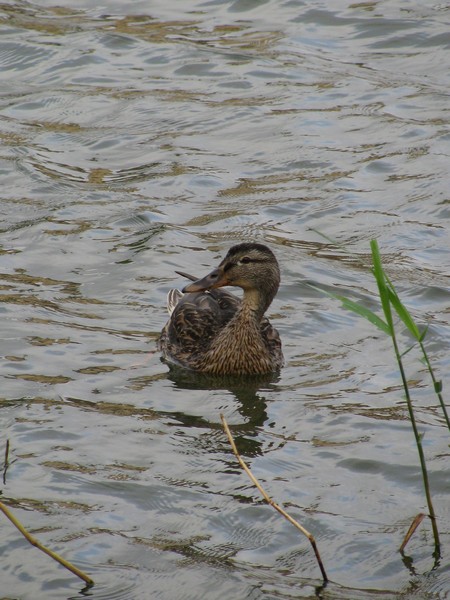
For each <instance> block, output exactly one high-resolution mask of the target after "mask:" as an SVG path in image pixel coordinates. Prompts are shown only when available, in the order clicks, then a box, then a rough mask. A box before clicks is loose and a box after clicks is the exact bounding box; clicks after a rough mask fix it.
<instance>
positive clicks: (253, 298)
mask: <svg viewBox="0 0 450 600" xmlns="http://www.w3.org/2000/svg"><path fill="white" fill-rule="evenodd" d="M271 302H272V297H265V296H264V295H263V294H261V292H260V291H259V290H257V289H255V288H251V289H246V290H244V297H243V298H242V307H241V311H240V312H241V313H242V317H243V318H245V319H247V320H248V319H252V320H253V319H254V320H255V321H256V322H258V323H259V322H260V321H261V319H262V318H263V316H264V313H265V312H266V310H267V309H268V308H269V306H270V303H271Z"/></svg>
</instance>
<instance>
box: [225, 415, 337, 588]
mask: <svg viewBox="0 0 450 600" xmlns="http://www.w3.org/2000/svg"><path fill="white" fill-rule="evenodd" d="M220 418H221V419H222V424H223V428H224V430H225V433H226V434H227V437H228V441H229V442H230V445H231V448H232V450H233V453H234V455H235V457H236V458H237V460H238V462H239V464H240V465H241V467H242V468H243V469H244V471H245V472H246V473H247V475H248V476H249V477H250V479H251V481H252V482H253V484H254V485H255V486H256V487H257V488H258V490H259V491H260V493H261V495H262V497H263V498H264V500H265V501H266V502H267V504H270V506H272V507H273V508H274V509H275V510H276V511H278V512H279V513H280V514H281V515H283V517H284V518H285V519H287V520H288V521H289V523H292V525H294V527H296V528H297V529H298V530H299V531H301V532H302V533H303V535H304V536H306V537H307V538H308V540H309V542H310V544H311V546H312V548H313V550H314V554H315V556H316V559H317V563H318V565H319V568H320V571H321V573H322V577H323V580H324V581H328V577H327V574H326V572H325V567H324V566H323V563H322V559H321V558H320V554H319V549H318V548H317V544H316V540H315V539H314V536H313V535H312V534H311V533H310V532H309V531H308V530H307V529H305V528H304V527H303V525H300V523H299V522H298V521H296V520H295V519H294V518H293V517H291V516H290V515H289V514H288V513H287V512H286V511H285V510H284V509H282V508H281V506H279V505H278V504H277V503H276V502H275V501H274V500H272V498H271V497H270V496H269V495H268V494H267V492H266V491H265V490H264V488H263V487H262V486H261V484H260V483H259V481H258V480H257V479H256V477H255V476H254V475H253V473H252V472H251V471H250V469H249V467H248V466H247V464H246V463H245V462H244V460H243V459H242V458H241V455H240V454H239V452H238V449H237V447H236V443H235V441H234V439H233V436H232V435H231V431H230V428H229V427H228V423H227V421H226V419H225V417H224V415H222V414H221V415H220Z"/></svg>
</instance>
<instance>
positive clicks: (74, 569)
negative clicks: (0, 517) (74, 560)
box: [0, 502, 94, 585]
mask: <svg viewBox="0 0 450 600" xmlns="http://www.w3.org/2000/svg"><path fill="white" fill-rule="evenodd" d="M0 510H1V511H2V512H3V513H4V514H5V515H6V516H7V517H8V519H9V520H10V521H11V523H12V524H13V525H15V527H17V529H18V530H19V531H20V533H21V534H22V535H23V536H24V537H25V538H26V539H27V540H28V541H29V542H30V544H31V545H32V546H35V547H36V548H39V550H42V552H45V554H48V555H49V556H50V557H51V558H53V560H56V561H57V562H59V564H60V565H62V566H63V567H65V568H66V569H68V570H69V571H72V573H74V574H75V575H77V577H79V578H80V579H83V581H85V582H86V583H87V584H88V585H94V580H93V579H91V578H90V577H89V576H88V575H86V574H85V573H83V571H80V569H77V567H74V566H73V565H72V564H71V563H70V562H68V561H67V560H65V559H64V558H61V556H59V555H58V554H56V552H53V550H50V549H49V548H46V547H45V546H44V545H42V544H41V543H40V542H38V540H37V539H36V538H34V537H33V536H32V535H31V534H30V533H28V531H27V530H26V529H25V527H24V526H23V525H22V523H21V522H20V521H19V520H18V519H16V517H15V516H14V515H13V514H12V512H11V511H10V510H9V509H8V508H7V507H6V506H5V505H4V504H3V502H0Z"/></svg>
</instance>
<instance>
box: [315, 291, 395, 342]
mask: <svg viewBox="0 0 450 600" xmlns="http://www.w3.org/2000/svg"><path fill="white" fill-rule="evenodd" d="M309 287H312V288H313V289H315V290H318V291H319V292H322V294H326V295H327V296H329V297H330V298H334V299H335V300H339V301H340V302H341V303H342V306H343V307H344V308H346V309H348V310H351V311H352V312H354V313H356V314H357V315H360V316H361V317H364V318H365V319H367V320H368V321H369V322H370V323H372V324H373V325H375V326H376V327H378V329H381V331H384V333H387V334H389V333H390V329H389V325H388V324H387V323H385V322H384V321H383V319H381V318H380V317H379V316H378V315H377V314H375V313H374V312H372V311H371V310H370V309H368V308H366V307H365V306H363V305H362V304H359V303H358V302H355V301H353V300H349V299H348V298H346V297H345V296H340V295H339V294H334V293H333V292H328V291H327V290H323V289H322V288H319V287H316V286H315V285H310V286H309Z"/></svg>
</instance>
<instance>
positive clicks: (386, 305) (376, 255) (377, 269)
mask: <svg viewBox="0 0 450 600" xmlns="http://www.w3.org/2000/svg"><path fill="white" fill-rule="evenodd" d="M370 248H371V250H372V262H373V274H374V276H375V280H376V282H377V286H378V292H379V294H380V300H381V306H382V308H383V312H384V316H385V317H386V323H387V324H388V326H389V332H388V333H389V334H392V332H393V330H394V323H393V320H392V311H391V304H390V301H389V290H388V286H387V282H386V275H385V273H384V270H383V265H382V264H381V257H380V251H379V249H378V243H377V240H370Z"/></svg>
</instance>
